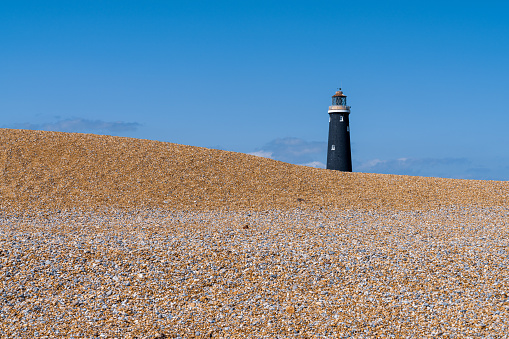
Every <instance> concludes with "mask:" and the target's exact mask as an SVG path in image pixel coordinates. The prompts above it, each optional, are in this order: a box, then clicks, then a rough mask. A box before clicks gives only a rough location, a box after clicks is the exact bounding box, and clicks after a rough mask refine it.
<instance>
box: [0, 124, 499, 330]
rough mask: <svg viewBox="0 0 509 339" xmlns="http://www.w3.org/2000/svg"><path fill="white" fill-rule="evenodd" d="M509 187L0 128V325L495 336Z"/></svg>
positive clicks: (2, 327)
mask: <svg viewBox="0 0 509 339" xmlns="http://www.w3.org/2000/svg"><path fill="white" fill-rule="evenodd" d="M508 194H509V184H508V183H506V182H494V181H473V180H454V179H438V178H423V177H408V176H395V175H380V174H365V173H341V172H335V171H328V170H321V169H314V168H308V167H303V166H296V165H291V164H286V163H282V162H278V161H274V160H270V159H264V158H257V157H254V156H250V155H246V154H238V153H232V152H226V151H219V150H210V149H205V148H198V147H191V146H182V145H176V144H171V143H163V142H156V141H149V140H138V139H130V138H120V137H110V136H98V135H90V134H69V133H57V132H40V131H27V130H8V129H0V338H211V337H212V338H216V337H217V338H223V337H224V338H228V337H230V338H348V337H351V338H421V337H423V338H438V337H445V338H490V337H491V338H505V337H508V336H507V335H506V333H509V280H508V279H509V267H508V265H509V247H508V246H509V224H508V221H507V220H509V219H508V217H509V205H508V198H509V197H508Z"/></svg>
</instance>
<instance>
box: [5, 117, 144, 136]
mask: <svg viewBox="0 0 509 339" xmlns="http://www.w3.org/2000/svg"><path fill="white" fill-rule="evenodd" d="M140 126H141V124H139V123H137V122H124V121H111V122H110V121H102V120H88V119H82V118H75V119H65V120H60V121H57V122H54V123H43V124H32V123H21V124H14V125H13V127H14V128H22V129H33V130H44V131H59V132H110V133H117V132H132V131H136V130H137V129H138V127H140Z"/></svg>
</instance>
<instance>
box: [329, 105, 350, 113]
mask: <svg viewBox="0 0 509 339" xmlns="http://www.w3.org/2000/svg"><path fill="white" fill-rule="evenodd" d="M341 112H343V113H350V106H329V113H341Z"/></svg>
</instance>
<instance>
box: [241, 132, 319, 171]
mask: <svg viewBox="0 0 509 339" xmlns="http://www.w3.org/2000/svg"><path fill="white" fill-rule="evenodd" d="M249 154H253V155H258V156H263V157H266V158H269V157H270V158H271V159H275V160H280V161H284V162H289V163H291V164H313V167H320V166H322V165H323V164H322V165H320V164H319V163H321V161H324V160H325V159H326V157H327V143H325V142H319V141H307V140H304V139H300V138H280V139H275V140H272V141H270V142H269V143H267V144H265V145H264V146H263V147H261V148H260V149H258V150H256V151H255V152H251V153H249ZM306 166H307V165H306Z"/></svg>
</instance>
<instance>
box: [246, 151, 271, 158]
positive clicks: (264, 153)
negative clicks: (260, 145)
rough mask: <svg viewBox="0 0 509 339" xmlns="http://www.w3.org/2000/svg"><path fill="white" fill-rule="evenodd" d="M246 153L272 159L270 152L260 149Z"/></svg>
mask: <svg viewBox="0 0 509 339" xmlns="http://www.w3.org/2000/svg"><path fill="white" fill-rule="evenodd" d="M248 154H251V155H255V156H257V157H262V158H269V159H272V152H268V151H263V150H261V151H256V152H251V153H248Z"/></svg>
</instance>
